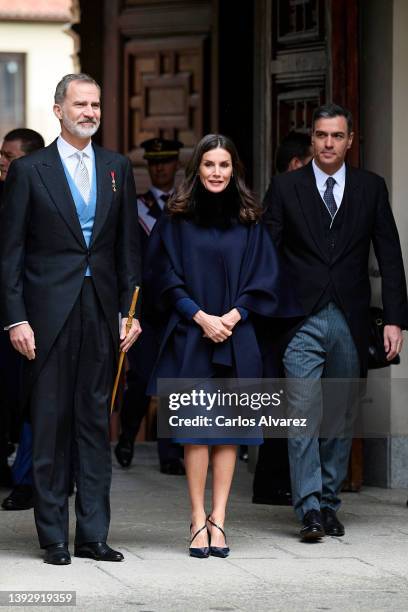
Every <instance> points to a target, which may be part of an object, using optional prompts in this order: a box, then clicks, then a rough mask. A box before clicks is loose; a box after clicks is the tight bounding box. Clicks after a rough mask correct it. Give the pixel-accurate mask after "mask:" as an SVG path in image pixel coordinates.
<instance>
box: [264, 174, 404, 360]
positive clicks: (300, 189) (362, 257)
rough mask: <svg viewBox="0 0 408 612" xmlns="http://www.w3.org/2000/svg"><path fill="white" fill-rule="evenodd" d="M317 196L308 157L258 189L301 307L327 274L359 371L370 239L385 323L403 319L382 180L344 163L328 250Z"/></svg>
mask: <svg viewBox="0 0 408 612" xmlns="http://www.w3.org/2000/svg"><path fill="white" fill-rule="evenodd" d="M320 197H321V196H320V194H319V192H318V190H317V187H316V181H315V176H314V172H313V167H312V164H311V163H309V164H308V165H307V166H305V167H303V168H300V169H299V170H296V171H294V172H289V173H286V174H282V175H280V176H277V177H274V178H273V179H272V181H271V184H270V186H269V188H268V191H267V193H266V195H265V200H264V204H265V207H266V211H265V222H266V223H267V225H268V227H269V230H270V232H271V235H272V237H273V239H274V241H275V243H276V245H277V246H278V248H279V250H280V251H281V253H282V254H283V258H284V263H285V265H286V269H287V273H288V274H289V276H290V278H291V281H292V283H293V286H294V288H295V289H296V291H297V294H298V297H299V298H300V301H301V304H302V306H303V308H304V310H305V313H306V315H309V314H310V313H312V311H313V308H314V307H315V305H316V304H317V302H318V300H319V298H320V297H321V295H322V294H323V292H324V291H325V289H326V287H327V286H328V284H329V283H330V282H332V286H333V288H334V290H335V293H336V296H337V298H338V301H339V305H340V307H341V308H342V311H343V313H344V315H345V317H346V319H347V322H348V324H349V327H350V331H351V333H352V335H353V338H354V341H355V343H356V346H357V350H358V352H359V355H360V360H361V365H362V370H363V372H365V371H366V368H367V352H368V309H369V305H370V281H369V276H368V259H369V252H370V244H371V243H372V244H373V246H374V250H375V254H376V257H377V260H378V264H379V268H380V271H381V277H382V301H383V308H384V319H385V323H386V324H387V323H388V324H394V325H399V326H400V327H402V328H406V327H407V325H408V306H407V290H406V282H405V273H404V265H403V261H402V255H401V247H400V242H399V237H398V231H397V228H396V225H395V221H394V218H393V215H392V211H391V207H390V204H389V201H388V192H387V188H386V185H385V182H384V180H383V179H382V178H381V177H379V176H377V175H376V174H373V173H371V172H367V171H365V170H360V169H356V168H352V167H350V166H347V170H346V185H345V190H344V197H343V202H342V206H344V207H345V210H344V218H343V223H342V227H341V231H340V234H339V236H338V239H337V241H336V245H335V248H334V251H333V253H332V255H331V257H330V255H329V253H328V249H327V241H326V237H325V233H324V228H323V218H322V214H321V206H320V200H319V198H320Z"/></svg>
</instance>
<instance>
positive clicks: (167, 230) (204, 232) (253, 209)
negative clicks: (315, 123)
mask: <svg viewBox="0 0 408 612" xmlns="http://www.w3.org/2000/svg"><path fill="white" fill-rule="evenodd" d="M261 216H262V208H261V206H260V205H259V204H258V203H257V202H256V200H255V199H254V197H253V195H252V194H251V193H250V191H249V190H248V188H247V187H246V185H245V182H244V177H243V168H242V165H241V162H240V160H239V157H238V154H237V151H236V149H235V146H234V144H233V143H232V142H231V140H230V139H228V138H226V137H225V136H221V135H216V134H209V135H207V136H205V137H204V138H203V139H202V140H201V141H200V142H199V143H198V144H197V145H196V147H195V149H194V152H193V155H192V158H191V160H190V162H189V164H188V166H187V168H186V177H185V180H184V182H183V183H182V185H181V186H180V188H179V190H178V191H177V194H176V196H175V197H174V199H172V200H170V202H169V206H168V214H167V215H165V216H164V217H163V218H162V219H160V221H159V222H158V224H157V225H156V227H155V230H154V232H153V234H152V236H151V238H150V244H149V248H148V255H147V263H146V285H147V289H148V290H149V291H152V293H153V296H154V299H155V303H156V304H157V305H158V306H159V307H162V308H166V307H167V311H168V312H169V323H168V325H167V328H166V332H165V335H164V340H163V341H162V345H161V349H160V355H159V358H158V361H157V363H156V366H155V369H154V373H153V381H156V380H157V379H160V378H170V379H177V378H189V379H197V378H198V379H200V378H206V379H207V378H209V379H211V378H229V377H252V378H259V377H261V376H262V375H263V360H262V355H261V350H260V347H259V344H258V340H257V337H256V333H255V327H254V325H255V321H254V318H256V317H260V318H262V317H274V315H276V313H277V311H278V309H280V312H281V316H291V314H292V313H293V312H295V314H296V311H295V307H294V306H293V305H292V304H289V303H287V304H286V303H285V302H284V303H282V299H283V296H282V295H281V293H280V282H279V269H278V261H277V258H276V254H275V249H274V247H273V244H272V242H271V241H270V239H269V237H268V235H267V232H266V230H265V228H264V226H263V224H261V223H259V220H260V219H261ZM182 442H183V443H184V445H185V446H184V460H185V466H186V473H187V481H188V488H189V494H190V501H191V510H192V513H191V541H190V549H189V552H190V555H191V556H194V557H200V558H203V557H207V556H209V554H212V555H214V556H218V557H226V556H227V555H228V554H229V548H228V546H227V543H226V539H225V533H224V521H225V512H226V505H227V501H228V496H229V491H230V486H231V482H232V477H233V473H234V467H235V461H236V452H237V445H238V444H240V443H249V444H251V443H255V444H259V439H257V440H254V439H248V440H245V441H244V442H242V441H241V440H238V439H231V438H225V439H217V438H216V437H214V438H213V439H210V438H208V437H206V438H185V439H183V440H182ZM210 458H211V463H212V472H213V485H212V507H211V512H210V514H209V515H208V517H206V512H205V499H204V495H205V484H206V480H207V472H208V466H209V460H210ZM207 529H208V530H209V532H210V538H211V545H209V540H208V535H207Z"/></svg>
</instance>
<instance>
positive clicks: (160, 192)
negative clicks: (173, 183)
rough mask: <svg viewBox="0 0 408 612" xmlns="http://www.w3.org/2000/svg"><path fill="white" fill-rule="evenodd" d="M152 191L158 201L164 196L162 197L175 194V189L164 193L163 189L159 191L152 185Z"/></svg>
mask: <svg viewBox="0 0 408 612" xmlns="http://www.w3.org/2000/svg"><path fill="white" fill-rule="evenodd" d="M150 191H151V192H152V194H153V196H154V198H155V199H156V200H159V199H160V196H162V195H173V193H174V187H172V188H171V189H170V191H162V190H161V189H158V188H157V187H154V186H153V185H151V187H150ZM162 201H163V200H162Z"/></svg>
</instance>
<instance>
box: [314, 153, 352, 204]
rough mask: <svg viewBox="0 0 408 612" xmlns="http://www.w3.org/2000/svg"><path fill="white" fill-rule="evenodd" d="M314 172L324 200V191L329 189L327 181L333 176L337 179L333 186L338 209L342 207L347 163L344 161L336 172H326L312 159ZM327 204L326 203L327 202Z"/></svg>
mask: <svg viewBox="0 0 408 612" xmlns="http://www.w3.org/2000/svg"><path fill="white" fill-rule="evenodd" d="M312 167H313V172H314V175H315V179H316V186H317V189H318V191H319V193H320V195H321V198H322V200H323V202H324V198H323V195H324V192H325V191H326V189H327V185H326V181H327V179H328V178H329V176H331V177H332V178H334V180H335V181H336V182H335V183H334V186H333V196H334V199H335V202H336V204H337V210H338V209H339V208H340V205H341V202H342V200H343V195H344V187H345V185H346V164H345V163H343V165H342V166H341V168H339V169H338V170H337V172H335V173H334V174H326V173H325V172H323V170H321V169H320V168H319V166H318V165H317V164H316V162H315V160H313V161H312ZM325 204H326V203H325Z"/></svg>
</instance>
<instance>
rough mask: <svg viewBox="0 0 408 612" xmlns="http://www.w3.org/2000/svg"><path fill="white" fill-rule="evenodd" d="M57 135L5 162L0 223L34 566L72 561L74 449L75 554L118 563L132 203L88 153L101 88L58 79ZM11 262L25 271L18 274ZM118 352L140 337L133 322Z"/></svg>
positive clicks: (125, 179)
mask: <svg viewBox="0 0 408 612" xmlns="http://www.w3.org/2000/svg"><path fill="white" fill-rule="evenodd" d="M54 113H55V115H56V117H57V118H58V120H59V122H60V125H61V135H60V136H59V137H58V139H57V140H56V141H55V142H53V143H52V144H51V145H50V146H48V147H46V148H44V149H42V150H40V151H37V152H36V153H34V154H33V155H31V156H30V157H29V158H21V159H19V160H16V161H14V162H13V164H12V165H11V168H10V171H9V176H8V178H7V181H6V187H5V193H4V205H3V208H2V211H1V218H0V249H1V252H0V288H1V302H0V304H1V320H2V322H3V324H4V326H6V327H7V328H8V330H9V334H10V340H11V342H12V344H13V346H14V348H15V349H16V350H18V351H19V352H20V353H21V354H22V355H23V356H24V357H25V360H24V383H25V384H24V392H25V396H24V400H25V401H26V402H27V403H28V405H29V407H30V412H31V419H32V427H33V475H34V488H35V500H34V514H35V521H36V527H37V532H38V537H39V541H40V546H41V547H42V548H45V549H46V552H45V557H44V561H45V562H46V563H52V564H55V565H66V564H68V563H70V562H71V558H70V554H69V551H68V541H69V537H68V493H69V476H70V455H71V448H72V440H73V441H74V442H73V446H74V459H75V483H76V487H77V493H76V500H75V511H76V533H75V555H76V556H79V557H89V558H92V559H97V560H102V561H120V560H122V559H123V555H122V554H121V553H120V552H117V551H114V550H112V549H111V548H110V547H109V546H108V545H107V544H106V538H107V535H108V530H109V522H110V504H109V493H110V482H111V453H110V441H109V400H110V395H111V392H112V385H113V379H114V368H115V358H117V354H118V349H119V329H118V313H119V312H120V313H122V315H123V314H126V315H127V313H128V311H129V307H130V303H131V299H132V294H133V291H134V287H135V285H136V284H138V283H139V282H140V278H139V249H138V246H139V244H138V237H139V236H138V231H137V219H136V215H135V214H134V203H135V198H136V193H135V186H134V179H133V173H132V168H131V165H130V162H129V160H128V159H126V158H124V157H123V156H121V155H118V154H117V153H113V152H110V151H107V150H105V149H102V148H100V147H97V146H95V145H93V144H92V142H91V138H92V136H93V134H95V132H96V131H97V129H98V127H99V124H100V114H101V111H100V87H99V85H98V84H97V83H96V82H95V81H94V79H92V78H91V77H90V76H89V75H86V74H70V75H66V76H65V77H64V78H63V79H62V80H61V81H60V82H59V83H58V85H57V88H56V91H55V104H54ZM21 262H24V264H23V265H21ZM126 321H127V318H126V316H124V317H123V316H122V322H121V331H120V337H121V343H120V347H121V349H122V350H124V351H127V350H128V349H129V347H130V346H131V345H132V343H133V342H134V340H135V339H136V338H137V336H138V334H139V333H140V325H139V323H138V321H137V320H134V322H133V325H132V328H131V329H130V331H129V334H128V335H127V336H126V337H125V326H126Z"/></svg>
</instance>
